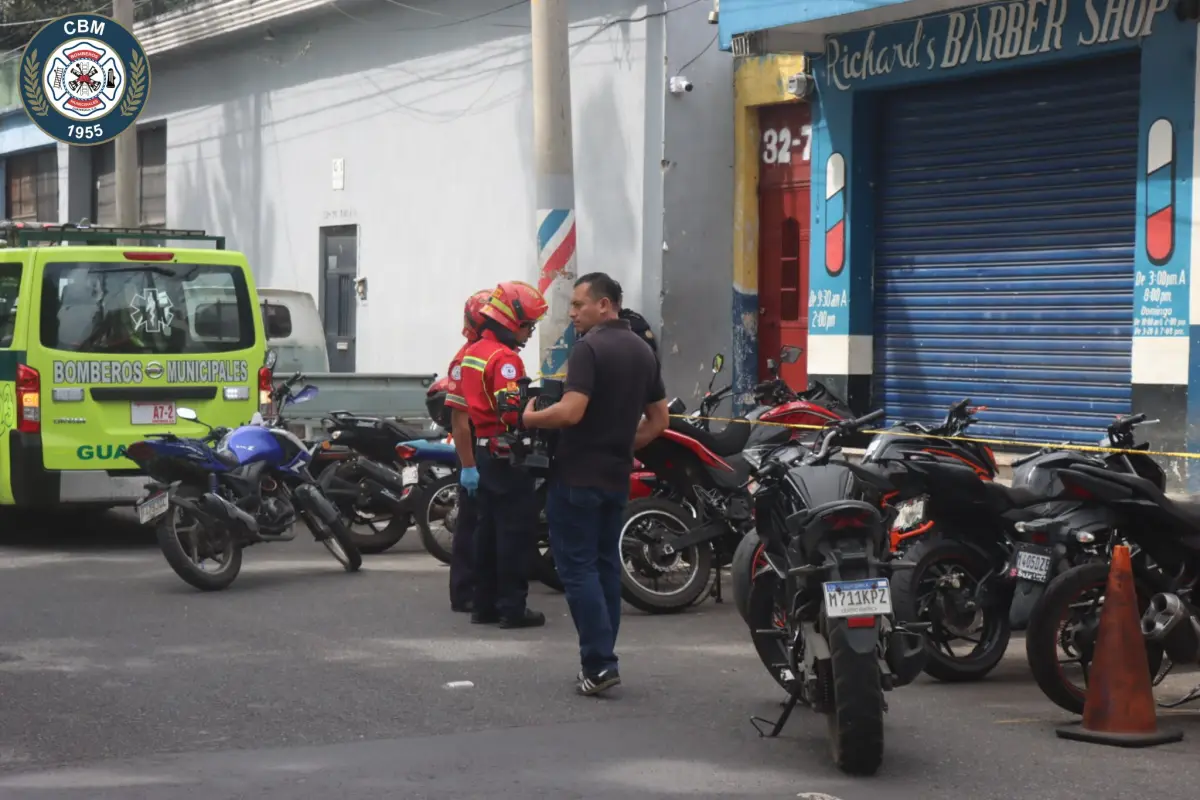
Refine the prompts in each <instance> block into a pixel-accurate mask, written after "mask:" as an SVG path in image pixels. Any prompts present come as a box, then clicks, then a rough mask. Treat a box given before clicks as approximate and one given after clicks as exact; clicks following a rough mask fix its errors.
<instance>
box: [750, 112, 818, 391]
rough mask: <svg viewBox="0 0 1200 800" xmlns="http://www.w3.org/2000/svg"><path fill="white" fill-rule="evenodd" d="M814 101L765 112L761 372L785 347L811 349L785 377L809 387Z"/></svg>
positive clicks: (760, 242) (760, 221)
mask: <svg viewBox="0 0 1200 800" xmlns="http://www.w3.org/2000/svg"><path fill="white" fill-rule="evenodd" d="M811 120H812V113H811V110H810V108H809V106H808V105H806V104H800V103H789V104H785V105H778V106H766V107H764V108H763V109H762V110H761V111H760V113H759V130H760V140H759V162H760V163H759V182H758V186H759V190H758V215H759V216H758V304H759V308H758V371H759V376H760V378H765V377H766V375H767V359H768V358H774V359H775V360H777V361H778V360H779V351H780V349H781V348H782V347H783V346H785V345H793V346H795V347H800V348H802V349H804V350H805V353H804V354H803V355H801V356H800V360H799V361H797V362H796V363H795V364H783V365H781V367H780V376H781V377H782V378H783V379H784V380H785V381H787V383H788V385H790V386H791V387H792V388H793V389H796V390H797V391H803V390H804V389H805V387H807V386H808V367H807V365H808V355H807V346H808V258H809V238H810V234H809V231H810V223H811V217H810V211H811V198H810V194H809V187H810V183H811V177H812V169H811V161H810V157H809V154H810V144H811V140H812V125H811Z"/></svg>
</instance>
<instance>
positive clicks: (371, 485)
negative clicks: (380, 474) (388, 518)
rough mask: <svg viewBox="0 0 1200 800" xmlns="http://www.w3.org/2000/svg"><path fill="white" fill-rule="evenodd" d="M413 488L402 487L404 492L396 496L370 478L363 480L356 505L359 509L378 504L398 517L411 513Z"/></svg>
mask: <svg viewBox="0 0 1200 800" xmlns="http://www.w3.org/2000/svg"><path fill="white" fill-rule="evenodd" d="M414 488H415V487H413V486H406V487H404V491H402V492H400V493H399V494H397V493H396V492H393V491H392V490H391V489H390V488H388V487H387V486H384V485H383V484H382V483H380V482H379V481H376V480H372V479H371V478H363V481H362V483H361V484H359V489H360V491H359V495H358V503H357V505H358V506H359V507H360V508H372V507H374V506H375V505H376V503H378V504H379V505H382V506H386V507H387V510H388V511H390V512H391V513H392V514H394V515H396V516H399V515H401V514H408V513H411V512H412V508H411V506H412V495H413V489H414Z"/></svg>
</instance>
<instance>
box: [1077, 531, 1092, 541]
mask: <svg viewBox="0 0 1200 800" xmlns="http://www.w3.org/2000/svg"><path fill="white" fill-rule="evenodd" d="M1075 541H1077V542H1079V543H1080V544H1092V543H1094V542H1095V541H1096V536H1095V534H1092V533H1088V532H1087V531H1075Z"/></svg>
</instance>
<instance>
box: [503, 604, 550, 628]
mask: <svg viewBox="0 0 1200 800" xmlns="http://www.w3.org/2000/svg"><path fill="white" fill-rule="evenodd" d="M545 624H546V615H545V614H543V613H542V612H540V611H534V610H533V609H530V608H527V609H525V613H524V614H522V615H521V616H519V617H501V618H500V627H501V628H540V627H542V626H543V625H545Z"/></svg>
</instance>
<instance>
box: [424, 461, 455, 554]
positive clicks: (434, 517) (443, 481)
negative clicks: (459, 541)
mask: <svg viewBox="0 0 1200 800" xmlns="http://www.w3.org/2000/svg"><path fill="white" fill-rule="evenodd" d="M419 491H420V492H421V497H420V500H419V502H418V503H417V514H416V517H417V530H418V531H420V534H421V544H422V545H424V546H425V549H426V550H427V551H428V552H429V555H431V556H433V557H434V558H436V559H437V560H438V561H440V562H442V563H443V564H449V563H450V562H451V561H453V560H454V530H453V527H452V523H450V519H451V513H452V511H453V510H454V509H455V507H456V506H457V505H458V473H457V472H452V473H451V474H449V475H443V476H442V477H440V478H438V479H437V480H435V481H434V482H433V483H431V484H429V485H428V486H423V487H421V489H420V490H419ZM435 507H436V508H435ZM455 519H457V517H455ZM438 520H445V521H446V524H444V525H443V528H444V529H445V531H446V533H447V534H449V536H442V537H441V538H439V536H438V534H436V533H434V530H433V525H434V523H435V522H436V521H438Z"/></svg>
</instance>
